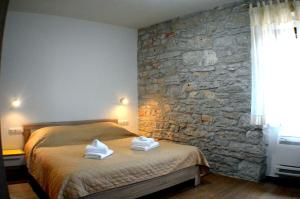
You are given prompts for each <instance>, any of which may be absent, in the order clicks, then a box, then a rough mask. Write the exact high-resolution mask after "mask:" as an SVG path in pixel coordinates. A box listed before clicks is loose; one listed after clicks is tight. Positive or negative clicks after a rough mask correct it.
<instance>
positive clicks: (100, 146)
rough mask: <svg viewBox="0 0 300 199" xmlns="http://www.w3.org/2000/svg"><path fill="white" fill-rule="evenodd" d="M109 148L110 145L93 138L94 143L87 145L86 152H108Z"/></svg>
mask: <svg viewBox="0 0 300 199" xmlns="http://www.w3.org/2000/svg"><path fill="white" fill-rule="evenodd" d="M108 150H109V148H108V146H107V145H106V144H104V143H102V142H100V141H99V140H98V139H95V140H93V142H92V144H90V145H87V146H86V148H85V152H86V153H102V154H106V153H107V151H108Z"/></svg>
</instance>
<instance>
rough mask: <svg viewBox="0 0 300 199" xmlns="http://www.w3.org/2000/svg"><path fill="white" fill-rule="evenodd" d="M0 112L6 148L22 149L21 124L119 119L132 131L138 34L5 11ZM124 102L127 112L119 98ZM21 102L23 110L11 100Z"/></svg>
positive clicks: (98, 25)
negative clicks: (14, 132) (10, 130)
mask: <svg viewBox="0 0 300 199" xmlns="http://www.w3.org/2000/svg"><path fill="white" fill-rule="evenodd" d="M0 77H1V79H0V89H1V90H0V91H1V96H0V108H1V115H2V117H1V125H2V142H3V147H4V148H5V149H13V148H20V147H22V146H23V140H22V139H23V138H22V136H21V135H9V134H8V128H10V127H19V126H21V125H22V124H24V123H31V122H50V121H68V120H86V119H101V118H118V119H127V120H128V121H129V126H128V127H127V128H129V129H130V130H132V131H134V132H136V131H137V31H136V30H135V29H129V28H125V27H117V26H113V25H108V24H102V23H95V22H88V21H82V20H77V19H72V18H64V17H57V16H49V15H38V14H30V13H21V12H9V13H8V16H7V22H6V29H5V34H4V46H3V54H2V71H1V76H0ZM123 96H126V97H128V99H129V100H130V104H129V105H128V106H121V105H120V104H119V98H121V97H123ZM14 97H20V98H21V100H22V106H21V107H20V108H19V109H12V108H11V107H10V101H11V99H12V98H14Z"/></svg>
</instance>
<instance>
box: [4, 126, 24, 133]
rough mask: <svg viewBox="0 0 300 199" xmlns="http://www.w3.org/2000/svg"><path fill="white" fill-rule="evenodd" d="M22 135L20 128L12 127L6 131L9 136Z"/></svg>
mask: <svg viewBox="0 0 300 199" xmlns="http://www.w3.org/2000/svg"><path fill="white" fill-rule="evenodd" d="M22 133H23V128H22V127H12V128H9V129H8V134H9V135H21V134H22Z"/></svg>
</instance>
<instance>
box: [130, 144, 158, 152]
mask: <svg viewBox="0 0 300 199" xmlns="http://www.w3.org/2000/svg"><path fill="white" fill-rule="evenodd" d="M156 147H159V142H153V143H152V144H150V145H149V146H137V145H134V144H132V145H131V149H133V150H137V151H149V150H150V149H154V148H156Z"/></svg>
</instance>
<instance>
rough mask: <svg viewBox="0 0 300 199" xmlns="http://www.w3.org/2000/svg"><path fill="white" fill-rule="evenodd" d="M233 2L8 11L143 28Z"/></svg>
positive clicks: (95, 3) (14, 1)
mask: <svg viewBox="0 0 300 199" xmlns="http://www.w3.org/2000/svg"><path fill="white" fill-rule="evenodd" d="M234 1H237V0H10V5H9V10H13V11H21V12H32V13H40V14H49V15H57V16H64V17H72V18H77V19H83V20H89V21H96V22H104V23H109V24H113V25H120V26H126V27H130V28H142V27H147V26H150V25H153V24H156V23H159V22H162V21H166V20H169V19H172V18H175V17H178V16H183V15H186V14H190V13H193V12H197V11H201V10H206V9H210V8H213V7H216V6H219V5H223V4H226V3H230V2H234Z"/></svg>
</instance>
